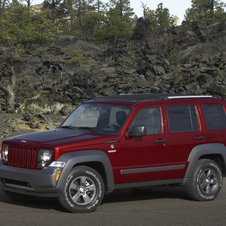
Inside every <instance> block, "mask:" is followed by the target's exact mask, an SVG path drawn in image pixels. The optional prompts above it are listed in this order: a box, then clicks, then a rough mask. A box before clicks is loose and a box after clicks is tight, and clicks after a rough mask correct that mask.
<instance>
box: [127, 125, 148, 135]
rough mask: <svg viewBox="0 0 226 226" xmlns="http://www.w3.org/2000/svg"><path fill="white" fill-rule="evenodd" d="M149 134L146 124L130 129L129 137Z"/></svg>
mask: <svg viewBox="0 0 226 226" xmlns="http://www.w3.org/2000/svg"><path fill="white" fill-rule="evenodd" d="M146 135H147V128H146V126H134V127H133V128H132V129H130V130H129V131H128V137H143V136H146Z"/></svg>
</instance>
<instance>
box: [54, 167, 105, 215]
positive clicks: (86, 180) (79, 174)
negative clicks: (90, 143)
mask: <svg viewBox="0 0 226 226" xmlns="http://www.w3.org/2000/svg"><path fill="white" fill-rule="evenodd" d="M103 197H104V183H103V180H102V178H101V176H100V175H99V173H98V172H96V171H95V170H94V169H92V168H90V167H86V166H78V167H76V168H74V169H73V170H72V171H71V173H70V174H69V176H68V178H67V182H66V184H65V187H64V190H63V192H62V193H61V194H60V196H59V197H58V200H59V202H60V203H61V205H62V206H63V207H65V208H66V209H67V210H68V211H70V212H80V213H86V212H92V211H94V210H95V209H96V208H97V207H98V206H99V205H100V203H101V202H102V200H103Z"/></svg>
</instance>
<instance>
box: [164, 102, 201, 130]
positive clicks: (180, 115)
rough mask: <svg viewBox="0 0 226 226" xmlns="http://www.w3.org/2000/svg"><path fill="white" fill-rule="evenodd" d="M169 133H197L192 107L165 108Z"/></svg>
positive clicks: (196, 122) (195, 117)
mask: <svg viewBox="0 0 226 226" xmlns="http://www.w3.org/2000/svg"><path fill="white" fill-rule="evenodd" d="M167 114H168V121H169V130H170V133H178V132H190V131H198V130H199V124H198V118H197V114H196V108H195V106H194V105H177V106H167Z"/></svg>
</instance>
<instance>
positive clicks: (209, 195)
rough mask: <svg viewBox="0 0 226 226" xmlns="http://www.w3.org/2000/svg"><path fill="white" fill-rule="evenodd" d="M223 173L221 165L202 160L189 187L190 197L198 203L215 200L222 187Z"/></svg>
mask: <svg viewBox="0 0 226 226" xmlns="http://www.w3.org/2000/svg"><path fill="white" fill-rule="evenodd" d="M222 181H223V179H222V173H221V169H220V167H219V165H218V164H217V163H216V162H214V161H212V160H208V159H200V160H199V161H198V163H197V166H196V169H195V172H194V174H193V177H192V178H191V181H190V183H189V185H188V187H187V192H188V194H189V196H190V197H191V198H192V199H194V200H197V201H208V200H213V199H215V198H216V197H217V195H218V193H219V192H220V189H221V186H222Z"/></svg>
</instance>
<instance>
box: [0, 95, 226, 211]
mask: <svg viewBox="0 0 226 226" xmlns="http://www.w3.org/2000/svg"><path fill="white" fill-rule="evenodd" d="M225 146H226V101H225V100H224V99H222V98H221V97H219V96H211V95H209V96H188V95H176V94H162V93H150V94H125V95H111V96H106V97H100V98H95V99H93V100H88V101H85V102H84V103H82V104H81V105H80V106H79V107H78V108H76V109H75V110H74V111H72V113H71V114H70V115H69V116H68V117H67V118H66V120H65V121H63V122H62V124H61V125H60V126H59V128H56V129H53V130H48V131H42V132H35V133H30V134H25V135H20V136H16V137H12V138H8V139H5V140H4V141H3V143H2V149H1V155H0V188H1V189H2V190H3V191H4V193H5V194H6V195H7V196H9V197H10V198H12V199H14V200H32V199H34V198H36V197H57V198H58V200H59V202H60V203H61V204H62V206H63V207H64V208H66V209H67V210H68V211H70V212H91V211H94V210H95V209H96V208H97V207H98V206H99V205H100V204H101V202H102V200H103V197H104V195H105V194H108V193H110V192H112V191H114V190H116V189H124V188H131V189H136V190H137V189H142V188H152V187H157V186H166V185H167V186H184V187H185V188H186V189H187V192H188V194H189V196H190V197H191V198H192V199H194V200H197V201H208V200H213V199H215V198H216V197H217V195H218V194H219V192H220V189H221V187H222V181H223V176H225V175H226V147H225Z"/></svg>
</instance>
